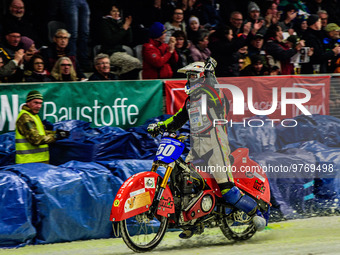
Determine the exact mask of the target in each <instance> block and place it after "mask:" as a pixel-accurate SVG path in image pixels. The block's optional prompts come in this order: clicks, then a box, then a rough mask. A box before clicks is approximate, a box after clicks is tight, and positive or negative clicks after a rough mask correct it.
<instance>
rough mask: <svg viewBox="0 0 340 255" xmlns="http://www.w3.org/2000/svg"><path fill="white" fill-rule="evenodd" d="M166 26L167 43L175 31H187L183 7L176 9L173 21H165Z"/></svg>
mask: <svg viewBox="0 0 340 255" xmlns="http://www.w3.org/2000/svg"><path fill="white" fill-rule="evenodd" d="M164 27H165V29H166V37H165V42H166V43H168V42H169V40H170V37H171V36H172V34H173V33H174V32H175V31H179V30H180V31H183V32H186V30H185V22H184V12H183V10H182V9H181V8H176V9H174V12H173V14H172V18H171V22H169V21H167V22H165V24H164Z"/></svg>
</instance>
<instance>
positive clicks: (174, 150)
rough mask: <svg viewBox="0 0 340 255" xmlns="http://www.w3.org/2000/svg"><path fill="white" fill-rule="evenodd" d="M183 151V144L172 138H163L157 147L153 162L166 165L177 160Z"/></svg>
mask: <svg viewBox="0 0 340 255" xmlns="http://www.w3.org/2000/svg"><path fill="white" fill-rule="evenodd" d="M183 150H184V144H183V143H182V142H180V141H178V140H176V139H173V138H163V139H162V140H161V142H160V144H159V146H158V150H157V152H156V157H155V161H157V160H160V161H162V162H164V163H166V164H168V163H171V162H173V161H175V160H176V159H178V158H179V157H180V156H181V154H182V152H183Z"/></svg>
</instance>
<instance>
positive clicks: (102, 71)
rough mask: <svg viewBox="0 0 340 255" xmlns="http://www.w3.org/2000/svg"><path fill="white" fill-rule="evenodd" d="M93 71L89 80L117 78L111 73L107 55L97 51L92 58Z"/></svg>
mask: <svg viewBox="0 0 340 255" xmlns="http://www.w3.org/2000/svg"><path fill="white" fill-rule="evenodd" d="M94 67H95V69H96V70H95V71H94V73H93V74H92V75H91V76H90V78H89V81H105V80H117V76H116V75H115V74H114V73H111V65H110V58H109V55H107V54H103V53H99V54H98V55H97V56H95V58H94Z"/></svg>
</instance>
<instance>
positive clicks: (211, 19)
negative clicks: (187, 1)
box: [189, 0, 220, 30]
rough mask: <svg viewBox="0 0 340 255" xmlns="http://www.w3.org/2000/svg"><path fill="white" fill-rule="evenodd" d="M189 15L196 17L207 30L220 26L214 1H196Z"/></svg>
mask: <svg viewBox="0 0 340 255" xmlns="http://www.w3.org/2000/svg"><path fill="white" fill-rule="evenodd" d="M189 13H190V15H189V16H196V17H197V18H198V19H199V20H200V22H201V24H202V26H203V27H204V28H205V29H207V30H212V29H214V28H215V27H217V26H218V25H219V24H220V16H219V15H218V13H217V10H216V6H215V5H214V4H213V1H212V0H196V1H194V4H193V6H192V9H191V10H190V11H189Z"/></svg>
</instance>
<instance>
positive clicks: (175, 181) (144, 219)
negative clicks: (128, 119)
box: [110, 132, 271, 252]
mask: <svg viewBox="0 0 340 255" xmlns="http://www.w3.org/2000/svg"><path fill="white" fill-rule="evenodd" d="M161 135H162V139H161V141H160V144H159V147H158V150H157V152H156V156H155V159H154V161H153V164H152V167H151V170H150V171H147V172H140V173H137V174H135V175H133V176H131V177H130V178H128V179H127V180H126V181H125V182H124V183H123V185H122V186H121V187H120V189H119V191H118V193H117V194H116V197H115V200H114V202H113V205H112V209H111V215H110V220H111V221H112V222H113V223H112V226H113V231H114V234H115V235H116V236H117V237H119V236H121V237H122V238H123V240H124V242H125V243H126V245H127V246H128V247H129V248H130V249H132V250H133V251H135V252H147V251H150V250H152V249H154V248H155V247H157V245H158V244H159V243H160V242H161V241H162V239H163V237H164V235H165V233H166V231H167V229H168V228H169V229H174V230H176V229H177V230H178V229H183V230H187V229H192V228H195V229H196V231H195V234H201V233H203V231H204V228H205V227H219V228H220V229H221V231H222V233H223V234H224V236H225V237H226V238H228V239H229V240H236V241H241V240H247V239H249V238H251V237H252V236H253V235H254V234H255V233H256V228H255V226H254V223H253V221H252V217H250V216H248V215H247V214H246V213H244V212H243V211H240V210H238V209H237V208H236V207H234V206H233V205H231V204H227V203H226V202H225V200H224V199H223V198H222V194H221V191H220V189H219V186H218V184H217V182H216V181H215V179H214V178H213V177H212V175H211V174H210V173H209V172H207V171H203V170H204V169H201V168H199V167H194V166H193V165H192V164H188V163H186V162H185V160H184V159H183V158H182V157H181V155H182V153H183V151H184V148H185V144H184V141H185V140H186V139H188V137H189V136H185V135H178V136H177V135H176V133H169V132H161ZM248 154H249V151H248V149H247V148H239V149H237V150H235V151H234V152H233V153H232V154H231V155H232V156H233V158H234V162H233V164H232V173H233V177H234V180H235V185H236V186H237V187H238V188H239V189H240V190H241V191H242V192H243V193H245V194H248V195H249V196H251V197H252V198H253V199H254V200H255V201H256V202H257V203H258V209H259V210H260V211H261V212H262V214H263V215H264V216H267V217H269V210H270V206H271V204H270V187H269V182H268V179H267V176H266V174H265V172H263V170H262V169H261V167H260V165H259V164H257V163H256V162H255V161H253V160H251V159H250V158H249V156H248ZM162 167H164V168H165V173H164V176H163V177H162V176H161V175H160V174H158V173H157V170H160V169H163V170H164V168H162ZM265 218H266V217H265Z"/></svg>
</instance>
